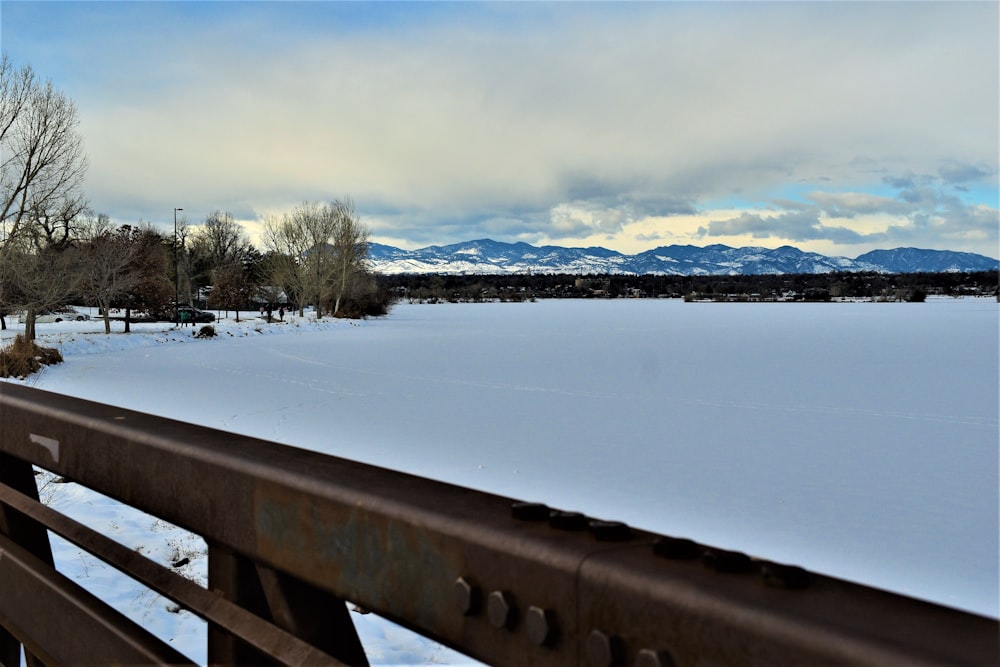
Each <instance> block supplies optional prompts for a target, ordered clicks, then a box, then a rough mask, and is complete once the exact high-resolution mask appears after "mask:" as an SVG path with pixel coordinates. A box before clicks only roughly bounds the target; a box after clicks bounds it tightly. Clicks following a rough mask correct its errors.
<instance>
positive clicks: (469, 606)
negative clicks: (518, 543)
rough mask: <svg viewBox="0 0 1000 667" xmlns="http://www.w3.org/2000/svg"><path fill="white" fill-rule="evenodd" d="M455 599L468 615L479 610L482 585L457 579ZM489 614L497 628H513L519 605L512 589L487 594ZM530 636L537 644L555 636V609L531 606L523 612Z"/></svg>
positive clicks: (491, 623)
mask: <svg viewBox="0 0 1000 667" xmlns="http://www.w3.org/2000/svg"><path fill="white" fill-rule="evenodd" d="M455 602H456V604H457V606H458V609H459V610H460V611H461V612H462V614H464V615H466V616H473V615H475V614H478V613H479V611H480V610H481V609H482V605H483V595H482V589H481V588H480V587H479V586H477V585H476V584H474V583H473V582H472V581H470V580H469V579H467V578H466V577H459V578H458V579H456V580H455ZM486 618H487V619H488V620H489V622H490V625H492V626H493V627H494V628H497V629H498V630H503V629H507V630H509V629H511V628H512V627H514V625H515V624H516V623H517V619H518V614H517V606H516V605H515V604H514V600H513V598H512V597H511V595H510V593H508V592H506V591H493V592H491V593H490V594H489V595H488V596H487V597H486ZM524 625H525V627H526V628H527V632H528V640H529V641H531V643H532V644H535V645H536V646H549V645H550V644H552V642H553V641H554V640H555V637H556V619H555V612H553V611H552V610H550V609H543V608H542V607H535V606H530V607H528V611H527V612H526V613H525V615H524Z"/></svg>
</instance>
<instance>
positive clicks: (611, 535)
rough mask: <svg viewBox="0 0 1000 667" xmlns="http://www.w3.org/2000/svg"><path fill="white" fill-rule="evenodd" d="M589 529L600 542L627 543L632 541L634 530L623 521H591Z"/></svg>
mask: <svg viewBox="0 0 1000 667" xmlns="http://www.w3.org/2000/svg"><path fill="white" fill-rule="evenodd" d="M589 527H590V532H591V533H593V534H594V539H596V540H597V541H598V542H627V541H629V540H630V539H632V529H631V528H629V527H628V524H625V523H622V522H621V521H591V522H590V526H589Z"/></svg>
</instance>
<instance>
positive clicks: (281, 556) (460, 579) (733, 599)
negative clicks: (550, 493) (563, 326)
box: [0, 383, 1000, 667]
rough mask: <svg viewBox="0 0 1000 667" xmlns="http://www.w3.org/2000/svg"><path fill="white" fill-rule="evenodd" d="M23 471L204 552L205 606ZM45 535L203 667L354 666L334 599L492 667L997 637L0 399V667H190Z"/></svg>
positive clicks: (73, 410)
mask: <svg viewBox="0 0 1000 667" xmlns="http://www.w3.org/2000/svg"><path fill="white" fill-rule="evenodd" d="M33 465H34V466H38V467H41V468H45V469H47V470H50V471H52V472H54V473H57V474H59V475H63V476H65V477H67V478H69V479H72V480H74V481H76V482H77V483H80V484H83V485H85V486H87V487H89V488H92V489H94V490H96V491H98V492H100V493H103V494H105V495H107V496H110V497H112V498H115V499H117V500H119V501H121V502H124V503H126V504H128V505H131V506H133V507H136V508H138V509H140V510H143V511H145V512H148V513H150V514H152V515H155V516H158V517H160V518H162V519H165V520H167V521H170V522H172V523H174V524H176V525H178V526H181V527H182V528H185V529H187V530H190V531H192V532H194V533H196V534H198V535H201V536H202V537H204V538H205V540H206V542H207V543H208V545H209V550H208V561H209V565H208V568H209V583H208V589H207V590H206V589H204V588H200V587H198V586H196V585H194V584H193V583H191V582H188V581H187V580H184V579H183V578H181V577H179V576H178V575H176V574H175V573H173V572H171V571H170V570H168V569H167V568H163V567H161V566H159V565H156V564H154V563H152V562H150V561H147V560H146V559H145V558H143V557H142V556H140V555H138V554H136V553H135V552H132V551H130V550H127V549H124V548H122V547H120V546H119V545H117V544H116V543H114V542H112V541H110V540H108V539H107V538H104V537H103V536H101V535H99V534H97V533H95V532H94V531H92V530H90V529H88V528H86V527H85V526H81V525H80V524H78V523H76V522H74V521H72V520H70V519H68V518H67V517H65V516H62V515H61V514H59V513H58V512H55V511H53V510H51V509H49V508H47V507H45V506H43V505H41V504H40V503H38V502H37V499H38V496H37V489H36V488H35V482H34V476H33V470H32V466H33ZM47 530H52V531H54V532H56V533H59V534H61V535H63V536H65V537H66V538H67V539H69V540H71V541H73V542H75V543H76V544H79V545H81V546H82V547H84V548H85V549H87V550H88V551H90V552H91V553H93V554H95V555H97V556H98V557H100V558H102V559H104V560H106V561H107V562H109V563H111V564H112V565H114V566H116V567H118V568H119V569H121V570H122V571H124V572H126V573H128V574H130V575H131V576H133V577H134V578H136V579H138V580H139V581H142V582H144V583H145V584H146V585H147V586H149V587H150V588H152V589H153V590H156V591H159V592H161V593H163V594H164V595H165V596H167V597H169V598H171V599H173V600H175V601H176V602H177V603H178V604H179V605H181V606H183V607H185V608H188V609H190V610H191V611H192V612H194V613H196V614H198V615H200V616H202V617H203V618H205V619H206V620H207V621H208V624H209V638H208V657H209V661H210V662H212V663H279V664H323V663H327V664H345V663H346V664H362V665H363V664H366V663H367V660H366V657H365V653H364V649H363V647H362V646H361V644H360V642H359V640H358V637H357V634H356V633H355V631H354V627H353V624H352V622H351V620H350V612H349V611H348V609H347V606H346V604H345V602H344V601H345V600H350V601H352V602H353V603H356V604H358V605H360V606H362V607H364V608H366V609H369V610H371V611H373V612H376V613H378V614H380V615H382V616H385V617H386V618H389V619H391V620H393V621H395V622H397V623H400V624H401V625H403V626H406V627H408V628H411V629H412V630H414V631H416V632H418V633H421V634H423V635H425V636H428V637H430V638H433V639H435V640H437V641H440V642H441V643H443V644H445V645H448V646H450V647H453V648H455V649H457V650H459V651H461V652H463V653H466V654H468V655H470V656H472V657H475V658H477V659H479V660H482V661H484V662H487V663H492V664H506V665H533V664H538V665H580V664H587V665H607V666H611V665H642V666H647V665H648V666H654V665H677V666H679V667H680V666H684V665H724V664H730V665H744V664H767V665H775V664H819V663H822V664H830V663H839V664H844V663H849V664H871V665H890V664H897V665H918V664H927V665H940V664H959V663H965V664H977V665H982V664H996V663H998V662H1000V654H998V637H1000V625H998V623H997V621H996V620H994V619H989V618H984V617H980V616H977V615H974V614H969V613H965V612H962V611H957V610H954V609H949V608H946V607H942V606H938V605H934V604H930V603H927V602H922V601H918V600H914V599H910V598H906V597H903V596H900V595H895V594H891V593H887V592H884V591H879V590H875V589H872V588H869V587H865V586H861V585H857V584H853V583H850V582H846V581H842V580H838V579H834V578H831V577H826V576H822V575H820V574H817V573H812V572H807V571H805V570H802V569H800V568H797V567H792V566H787V565H781V564H777V563H771V562H768V561H764V560H760V559H756V558H750V557H748V556H746V555H744V554H741V553H736V552H730V551H723V550H719V549H714V548H711V547H708V546H705V545H700V544H696V543H694V542H691V541H689V540H685V539H679V538H674V537H668V536H663V535H655V534H652V533H647V532H644V531H640V530H636V529H634V528H630V527H629V526H627V525H625V524H622V523H618V522H614V521H603V520H597V519H594V518H591V517H585V516H583V515H581V514H577V513H574V512H567V511H559V510H553V509H550V508H548V507H546V506H545V505H541V504H535V503H524V502H518V501H515V500H512V499H510V498H503V497H500V496H495V495H490V494H486V493H481V492H478V491H474V490H471V489H466V488H461V487H457V486H452V485H448V484H442V483H438V482H433V481H430V480H426V479H421V478H418V477H414V476H411V475H406V474H403V473H399V472H393V471H389V470H385V469H381V468H376V467H373V466H369V465H364V464H360V463H357V462H353V461H348V460H344V459H340V458H336V457H332V456H327V455H323V454H319V453H315V452H310V451H305V450H301V449H297V448H293V447H287V446H282V445H278V444H275V443H270V442H265V441H262V440H257V439H253V438H247V437H243V436H237V435H233V434H229V433H224V432H221V431H216V430H212V429H207V428H204V427H200V426H195V425H191V424H185V423H181V422H177V421H173V420H169V419H163V418H160V417H154V416H150V415H145V414H140V413H137V412H133V411H129V410H124V409H121V408H116V407H111V406H107V405H102V404H98V403H93V402H89V401H83V400H79V399H74V398H70V397H66V396H61V395H57V394H52V393H48V392H43V391H39V390H36V389H29V388H26V387H21V386H16V385H10V384H3V383H0V664H17V662H18V656H19V654H20V649H21V646H22V645H23V646H24V648H25V651H26V653H28V654H29V655H31V656H36V657H37V658H39V659H40V660H41V661H43V662H46V663H53V664H56V663H80V662H87V663H109V662H141V663H155V662H160V663H176V662H183V661H185V658H183V656H179V655H178V654H176V653H175V652H174V651H173V650H172V649H171V648H169V647H168V646H166V645H165V644H163V643H162V642H160V641H159V640H157V639H155V638H153V637H151V636H149V635H148V633H146V632H145V631H144V630H142V628H139V627H138V626H135V625H134V624H132V623H131V622H129V621H127V620H125V619H124V617H122V616H121V615H120V614H118V612H116V611H114V610H112V609H110V608H109V607H108V606H107V605H106V604H104V603H103V602H101V601H100V600H96V599H93V598H92V597H91V596H89V595H88V594H86V593H85V592H83V591H81V590H80V589H78V587H76V586H75V585H74V584H73V583H72V582H69V581H67V580H66V579H65V578H64V577H62V575H60V574H59V573H58V572H56V571H55V570H54V569H53V567H52V557H51V552H50V549H49V545H48V537H47ZM55 618H58V619H60V620H59V622H58V624H56V623H55V622H54V621H53V619H55ZM62 619H65V623H63V621H62ZM60 626H61V627H73V628H85V630H80V631H76V632H72V633H66V632H64V631H63V632H56V631H54V630H53V628H55V627H60Z"/></svg>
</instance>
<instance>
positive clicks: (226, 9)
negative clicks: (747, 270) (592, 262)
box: [0, 0, 1000, 258]
mask: <svg viewBox="0 0 1000 667" xmlns="http://www.w3.org/2000/svg"><path fill="white" fill-rule="evenodd" d="M998 26H1000V3H998V2H943V3H937V2H843V3H842V2H769V3H760V2H753V1H746V2H691V3H685V2H642V3H628V2H611V3H604V2H593V3H591V2H585V3H581V2H554V3H549V2H498V3H478V2H462V3H448V2H374V3H368V2H242V1H234V2H201V1H198V0H194V1H186V2H181V1H178V2H129V1H123V2H87V1H82V2H39V1H33V2H24V1H10V0H0V42H2V48H3V50H4V51H5V52H7V54H8V55H9V56H10V57H11V59H12V60H13V61H14V62H15V64H17V65H31V66H32V67H33V68H34V69H35V70H36V71H37V72H38V74H39V75H41V76H42V77H43V78H49V79H51V80H52V82H53V84H54V85H55V86H56V87H57V88H58V89H59V90H61V91H63V92H64V93H66V94H67V95H68V96H69V97H70V98H71V99H72V100H73V101H74V102H75V103H76V104H77V106H78V109H79V113H80V120H81V122H80V132H81V134H82V135H83V138H84V140H85V143H86V149H87V153H88V156H89V164H90V167H89V172H88V178H87V181H86V191H87V194H88V197H89V199H90V202H91V205H92V207H93V209H94V210H95V212H99V213H106V214H108V215H109V216H111V218H112V219H113V220H115V221H117V222H120V223H135V222H137V221H140V220H143V221H149V222H153V223H155V224H159V225H162V226H163V228H164V229H170V228H171V226H172V224H173V214H174V211H173V209H174V208H178V207H179V208H182V209H183V212H181V213H180V214H179V215H180V216H181V218H182V219H183V220H186V221H187V222H188V223H189V224H192V225H195V224H198V223H199V222H201V221H203V220H204V219H205V217H207V216H208V215H209V214H210V213H211V212H213V211H223V212H229V213H231V214H232V215H233V217H234V218H235V219H236V220H238V221H240V222H242V223H243V224H244V225H246V227H247V229H248V231H249V232H250V233H251V237H252V238H257V236H256V235H257V233H258V232H259V229H260V223H261V221H262V220H263V219H265V218H266V217H267V216H270V215H276V216H280V215H282V214H284V213H287V212H289V211H291V210H292V209H293V208H294V207H295V206H297V205H299V204H301V203H302V202H305V201H331V200H333V199H336V198H344V197H350V198H351V199H352V200H353V202H354V204H355V207H356V209H357V212H358V214H359V215H360V217H361V220H362V222H363V223H364V224H365V225H366V226H367V227H368V229H369V230H370V232H371V240H373V241H376V242H381V243H387V244H390V245H395V246H398V247H401V248H406V249H415V248H421V247H425V246H428V245H443V244H448V243H456V242H461V241H467V240H472V239H479V238H492V239H495V240H498V241H507V242H515V241H525V242H528V243H532V244H534V245H542V244H554V245H562V246H570V247H587V246H603V247H606V248H611V249H613V250H617V251H620V252H625V253H637V252H642V251H645V250H649V249H651V248H654V247H657V246H661V245H671V244H692V245H698V246H704V245H709V244H712V243H724V244H727V245H732V246H748V245H749V246H762V247H768V248H775V247H779V246H781V245H794V246H796V247H799V248H801V249H803V250H807V251H813V252H820V253H823V254H828V255H838V256H847V257H855V256H857V255H859V254H861V253H864V252H867V251H869V250H873V249H878V248H896V247H920V248H930V249H940V250H956V251H965V252H975V253H979V254H983V255H987V256H989V257H994V258H996V257H1000V245H998V243H1000V241H998V228H1000V213H998V209H1000V181H998V173H1000V171H998V170H1000V166H998V162H1000V158H998V156H1000V130H998V126H1000V120H998V118H1000V102H998V95H1000V92H998V87H1000V47H998V42H1000V30H998Z"/></svg>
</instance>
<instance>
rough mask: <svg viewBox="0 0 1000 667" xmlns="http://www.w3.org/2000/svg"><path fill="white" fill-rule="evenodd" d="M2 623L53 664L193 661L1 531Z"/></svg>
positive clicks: (35, 653) (0, 585)
mask: <svg viewBox="0 0 1000 667" xmlns="http://www.w3.org/2000/svg"><path fill="white" fill-rule="evenodd" d="M0 600H2V602H0V625H3V627H5V628H6V629H7V630H8V631H9V632H10V633H11V634H12V635H13V636H14V637H15V638H16V639H17V640H18V641H20V642H21V643H22V644H24V646H25V647H27V649H28V650H29V651H30V652H31V653H32V654H34V655H35V656H38V657H39V658H41V659H42V660H43V661H44V662H45V663H47V664H57V665H58V664H89V665H111V664H146V665H152V664H158V665H180V664H193V663H191V661H190V660H188V659H187V658H185V657H184V656H183V655H181V654H180V653H178V652H177V651H175V650H174V649H172V648H170V647H169V646H168V645H167V644H165V643H164V642H162V641H160V640H159V639H157V638H156V637H154V636H153V635H151V634H149V633H148V632H147V631H146V630H144V629H142V628H141V627H139V626H138V625H136V624H135V623H133V622H132V621H130V620H129V619H127V618H125V617H124V616H122V615H121V614H120V613H118V612H117V611H115V610H114V609H112V608H111V607H109V606H108V605H107V604H105V603H104V602H102V601H101V600H99V599H97V598H96V597H94V596H93V595H91V594H90V593H88V592H86V591H85V590H83V589H82V588H80V587H79V586H78V585H77V584H75V583H74V582H72V581H70V580H69V579H67V578H66V577H64V576H62V575H60V574H59V573H57V572H56V571H54V570H53V569H52V568H51V567H50V566H49V565H48V564H46V563H44V562H42V561H41V560H39V559H38V558H36V557H35V556H33V555H31V554H29V553H28V552H27V551H26V550H24V549H22V548H21V547H20V546H18V545H17V544H14V543H13V542H12V541H11V540H10V539H9V538H7V537H5V536H4V535H0Z"/></svg>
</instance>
